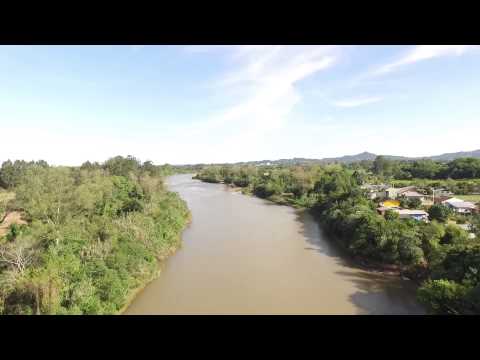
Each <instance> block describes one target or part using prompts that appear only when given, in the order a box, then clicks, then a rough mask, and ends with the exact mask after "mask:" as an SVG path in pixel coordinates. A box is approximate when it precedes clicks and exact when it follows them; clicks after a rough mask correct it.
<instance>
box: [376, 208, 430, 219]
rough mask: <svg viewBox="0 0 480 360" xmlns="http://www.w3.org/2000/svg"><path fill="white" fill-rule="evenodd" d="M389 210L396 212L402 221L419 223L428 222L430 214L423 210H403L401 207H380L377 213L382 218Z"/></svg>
mask: <svg viewBox="0 0 480 360" xmlns="http://www.w3.org/2000/svg"><path fill="white" fill-rule="evenodd" d="M387 210H390V211H394V212H396V213H397V214H398V217H399V218H400V219H414V220H418V221H428V213H427V212H426V211H423V210H411V209H402V208H399V207H386V206H380V207H378V208H377V212H378V213H379V214H380V215H382V216H384V215H385V213H386V212H387Z"/></svg>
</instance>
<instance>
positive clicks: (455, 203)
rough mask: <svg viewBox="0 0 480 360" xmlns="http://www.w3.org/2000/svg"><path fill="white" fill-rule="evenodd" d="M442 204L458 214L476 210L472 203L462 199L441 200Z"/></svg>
mask: <svg viewBox="0 0 480 360" xmlns="http://www.w3.org/2000/svg"><path fill="white" fill-rule="evenodd" d="M442 204H443V205H445V206H448V207H449V208H450V209H452V210H453V211H454V212H456V213H458V214H471V213H474V212H476V211H477V207H476V206H475V204H474V203H471V202H470V201H464V200H462V199H457V198H450V199H447V200H444V201H442Z"/></svg>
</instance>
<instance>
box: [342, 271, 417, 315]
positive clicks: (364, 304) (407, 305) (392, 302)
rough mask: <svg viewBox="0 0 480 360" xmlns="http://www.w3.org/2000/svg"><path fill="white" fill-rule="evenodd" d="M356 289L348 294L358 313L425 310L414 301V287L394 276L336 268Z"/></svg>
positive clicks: (410, 283)
mask: <svg viewBox="0 0 480 360" xmlns="http://www.w3.org/2000/svg"><path fill="white" fill-rule="evenodd" d="M336 273H337V274H339V275H341V276H343V277H345V278H347V279H348V280H349V281H351V282H352V283H353V284H354V285H355V287H356V288H357V289H358V291H356V292H355V293H353V294H351V295H350V301H351V302H352V303H353V304H355V306H357V308H358V311H359V314H371V315H382V314H387V315H406V314H411V315H421V314H425V309H424V308H423V307H422V306H421V305H420V304H419V303H418V302H417V300H416V296H415V294H416V286H415V284H413V283H412V282H411V281H409V280H402V279H401V278H399V277H397V276H392V275H384V274H376V273H371V272H366V271H360V272H359V271H350V270H348V269H346V270H343V271H337V272H336Z"/></svg>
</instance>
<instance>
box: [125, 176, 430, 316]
mask: <svg viewBox="0 0 480 360" xmlns="http://www.w3.org/2000/svg"><path fill="white" fill-rule="evenodd" d="M168 185H169V188H170V189H171V190H172V191H177V192H179V194H180V195H181V196H182V198H183V199H184V200H185V201H186V202H187V203H188V206H189V208H190V210H191V212H192V223H191V224H190V226H189V227H188V228H187V229H186V230H185V232H184V233H183V246H182V248H181V249H180V250H179V251H178V252H177V253H176V254H175V255H174V256H173V257H172V258H170V259H169V260H168V261H167V262H166V264H165V266H164V269H163V271H162V274H161V276H160V277H159V278H158V279H157V280H155V281H153V282H152V283H151V284H150V285H149V286H147V288H146V289H145V290H144V291H143V292H141V293H140V294H139V296H138V297H137V298H136V299H135V301H134V302H133V303H132V305H131V306H130V307H129V309H128V310H127V312H126V313H127V314H417V313H423V311H422V309H421V308H420V307H419V306H418V304H416V302H415V296H414V293H415V289H414V287H413V284H411V283H410V282H409V281H403V280H401V279H399V278H397V277H391V276H384V275H381V274H376V273H371V272H367V271H363V270H360V269H356V268H354V267H353V266H351V265H350V264H349V263H348V261H347V260H346V258H345V257H344V256H342V254H341V252H340V251H339V250H338V249H337V248H336V246H335V244H333V243H331V242H329V241H327V240H326V237H325V236H324V234H322V232H321V229H320V228H319V226H318V224H317V223H316V222H315V221H314V219H313V218H312V216H311V215H310V214H308V213H306V212H304V211H299V210H295V209H293V208H291V207H288V206H278V205H274V204H272V203H270V202H268V201H264V200H261V199H258V198H254V197H249V196H245V195H242V194H240V193H238V192H233V191H232V190H230V189H229V188H228V187H226V186H224V185H219V184H208V183H202V182H200V181H197V180H192V179H191V175H176V176H172V177H170V178H169V179H168ZM233 195H235V196H233Z"/></svg>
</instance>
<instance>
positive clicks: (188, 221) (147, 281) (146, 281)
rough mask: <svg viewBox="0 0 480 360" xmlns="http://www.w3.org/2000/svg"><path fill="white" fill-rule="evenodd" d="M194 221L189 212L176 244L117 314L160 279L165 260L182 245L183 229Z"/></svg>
mask: <svg viewBox="0 0 480 360" xmlns="http://www.w3.org/2000/svg"><path fill="white" fill-rule="evenodd" d="M191 222H192V215H191V213H190V212H189V214H188V218H187V220H186V224H185V226H184V228H183V229H182V231H180V233H179V234H178V235H177V239H176V242H175V245H174V246H172V247H170V248H169V249H168V250H167V251H165V252H164V254H162V255H161V256H160V257H159V259H158V262H157V269H156V271H154V273H153V274H152V276H150V277H148V278H147V279H145V281H143V282H142V284H141V285H140V286H138V287H137V288H135V289H132V291H131V292H130V294H129V295H127V300H126V302H125V305H123V307H122V308H121V309H120V310H119V311H118V312H117V313H116V315H123V314H124V313H125V311H126V310H127V309H128V307H129V306H130V305H131V304H132V302H133V301H134V300H135V298H136V297H137V296H138V295H139V294H140V293H141V292H142V291H143V290H144V289H145V288H146V287H147V286H148V285H149V284H150V283H151V282H152V281H154V280H156V279H158V278H159V277H160V275H161V273H162V268H163V266H164V264H165V261H167V260H168V259H169V258H170V257H171V256H172V255H174V254H175V253H176V252H177V250H178V249H180V248H181V247H182V233H183V231H184V230H185V229H186V228H187V227H188V226H189V225H190V224H191Z"/></svg>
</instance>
